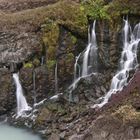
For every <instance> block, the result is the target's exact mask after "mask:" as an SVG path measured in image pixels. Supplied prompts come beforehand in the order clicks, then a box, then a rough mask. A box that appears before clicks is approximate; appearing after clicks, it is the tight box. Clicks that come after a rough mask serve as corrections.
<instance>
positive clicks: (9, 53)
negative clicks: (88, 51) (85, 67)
mask: <svg viewBox="0 0 140 140" xmlns="http://www.w3.org/2000/svg"><path fill="white" fill-rule="evenodd" d="M92 2H93V1H91V3H90V2H89V1H81V2H80V1H77V0H73V1H71V0H63V1H59V0H49V1H48V0H30V1H28V0H22V1H21V0H13V1H8V0H5V1H4V0H0V9H1V11H0V19H1V22H0V29H1V32H0V75H1V76H0V102H1V107H0V115H4V114H8V113H10V112H12V111H13V110H14V109H15V108H16V97H15V85H14V83H13V79H12V73H13V72H19V75H20V81H21V84H22V86H23V89H24V94H25V96H26V98H27V101H28V103H29V104H30V105H31V106H32V105H33V103H34V101H35V99H36V101H37V102H39V101H41V100H43V99H44V98H49V97H51V96H53V95H54V94H56V89H55V67H56V64H57V67H58V69H57V74H58V75H57V76H58V85H57V86H58V91H57V92H58V93H60V92H63V93H64V96H61V95H60V98H59V99H58V100H56V101H47V102H45V103H44V104H43V105H42V106H40V107H39V110H38V112H37V114H38V116H37V118H36V120H35V121H34V122H32V120H28V122H29V123H31V126H32V129H35V130H37V131H40V132H44V134H42V135H43V136H44V137H45V138H46V137H47V138H48V137H50V140H55V139H56V140H57V139H58V140H59V139H61V138H62V139H69V140H78V139H79V140H94V139H95V140H112V139H114V140H121V139H122V140H125V139H126V140H127V139H134V138H139V137H140V134H139V131H140V129H139V115H140V114H139V104H140V103H139V100H138V98H139V95H140V93H139V92H140V91H139V70H138V72H137V73H136V74H135V76H134V77H133V80H132V82H131V83H130V84H129V85H128V87H126V88H125V89H124V90H123V91H122V92H121V93H122V94H118V95H117V96H113V97H112V98H111V100H112V101H111V102H110V104H108V105H107V106H106V107H104V108H103V109H101V110H94V109H91V108H90V106H92V105H93V104H94V103H97V102H98V101H97V99H98V98H99V97H101V96H102V95H104V94H105V93H106V92H107V91H108V90H109V88H110V82H111V79H112V76H113V75H114V73H115V72H116V70H117V67H118V61H119V58H120V55H121V50H122V41H121V40H122V39H121V38H122V34H121V33H122V26H123V22H122V20H123V17H126V15H128V16H129V21H130V23H131V25H132V28H133V26H134V25H135V24H136V23H138V22H139V19H140V13H139V7H140V6H139V5H140V2H139V0H134V1H131V0H125V1H123V2H121V1H120V0H112V1H110V0H109V1H108V0H105V1H103V0H101V1H96V3H97V4H98V5H99V6H98V8H99V9H96V8H97V7H96V3H95V5H94V4H93V5H92ZM92 6H93V7H94V8H93V9H91V8H90V7H92ZM114 7H115V8H116V9H115V10H114ZM132 7H133V8H132ZM86 8H87V9H86ZM95 19H96V36H97V46H98V62H99V67H98V74H97V75H90V76H89V77H87V78H82V79H81V80H80V81H79V83H78V84H77V87H76V88H75V90H74V91H73V92H72V96H73V98H75V99H76V102H72V103H70V102H68V100H69V93H68V91H67V88H68V86H69V85H70V84H71V83H72V81H73V72H74V62H75V58H76V56H77V55H78V54H79V53H80V52H82V51H83V50H84V49H85V48H86V45H87V42H88V41H87V40H88V33H87V32H88V26H89V25H92V23H93V20H95ZM138 49H139V48H138ZM139 56H140V55H139V51H138V59H139V58H140V57H139ZM139 60H140V59H139ZM133 73H134V72H133ZM34 82H35V85H34ZM129 110H130V114H129V113H128V111H129ZM20 121H21V122H22V121H23V120H20ZM122 124H123V125H122ZM118 128H119V130H118ZM46 129H47V130H46ZM44 130H45V131H44ZM51 134H52V135H51Z"/></svg>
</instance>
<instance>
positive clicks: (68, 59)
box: [66, 53, 74, 63]
mask: <svg viewBox="0 0 140 140" xmlns="http://www.w3.org/2000/svg"><path fill="white" fill-rule="evenodd" d="M73 59H74V54H73V53H69V54H68V55H67V60H66V61H67V63H69V62H71V61H73Z"/></svg>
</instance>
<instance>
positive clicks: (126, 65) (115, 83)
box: [93, 20, 140, 108]
mask: <svg viewBox="0 0 140 140" xmlns="http://www.w3.org/2000/svg"><path fill="white" fill-rule="evenodd" d="M124 22H125V25H124V28H123V51H122V54H121V59H120V63H119V69H118V72H117V73H116V75H115V76H114V77H113V79H112V83H111V86H110V90H109V92H108V93H107V94H106V95H105V96H104V97H103V101H102V102H101V103H100V104H95V105H94V106H93V108H95V107H99V108H101V107H102V106H104V105H105V104H106V103H108V100H109V98H110V97H111V95H112V94H116V92H117V91H121V90H122V89H123V87H124V86H126V85H127V84H128V78H129V71H130V70H133V69H135V68H136V66H137V65H138V62H137V48H138V45H139V42H140V23H139V24H137V25H136V26H135V28H134V30H133V32H132V30H131V26H130V25H129V23H128V20H124Z"/></svg>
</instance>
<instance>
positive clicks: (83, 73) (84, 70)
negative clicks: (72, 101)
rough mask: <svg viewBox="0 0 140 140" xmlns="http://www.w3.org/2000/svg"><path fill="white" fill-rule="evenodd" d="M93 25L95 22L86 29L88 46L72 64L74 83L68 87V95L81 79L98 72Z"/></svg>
mask: <svg viewBox="0 0 140 140" xmlns="http://www.w3.org/2000/svg"><path fill="white" fill-rule="evenodd" d="M95 25H96V20H95V21H94V22H93V24H92V26H91V28H90V27H89V29H88V45H87V47H86V49H85V50H84V51H83V52H82V53H80V54H79V55H78V56H77V57H76V60H75V64H74V81H73V83H72V84H71V85H70V86H69V89H70V93H71V92H72V91H73V90H74V89H75V87H76V85H77V83H78V82H79V80H80V79H81V78H84V77H87V76H89V75H90V74H92V73H94V74H96V73H97V72H98V63H97V43H96V33H95ZM90 29H91V30H90ZM79 59H82V65H80V64H79V62H78V61H79Z"/></svg>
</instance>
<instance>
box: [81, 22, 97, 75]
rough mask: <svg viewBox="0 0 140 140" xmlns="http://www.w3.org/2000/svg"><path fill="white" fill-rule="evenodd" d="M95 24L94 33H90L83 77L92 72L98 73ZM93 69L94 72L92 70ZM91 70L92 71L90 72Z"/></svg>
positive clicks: (84, 59)
mask: <svg viewBox="0 0 140 140" xmlns="http://www.w3.org/2000/svg"><path fill="white" fill-rule="evenodd" d="M95 24H96V21H94V23H93V27H92V31H91V33H90V29H89V31H88V45H87V48H86V50H85V52H84V55H83V67H82V76H87V75H89V74H90V73H92V72H97V44H96V34H95ZM92 67H93V69H92V70H90V69H91V68H92ZM89 70H90V71H89Z"/></svg>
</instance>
